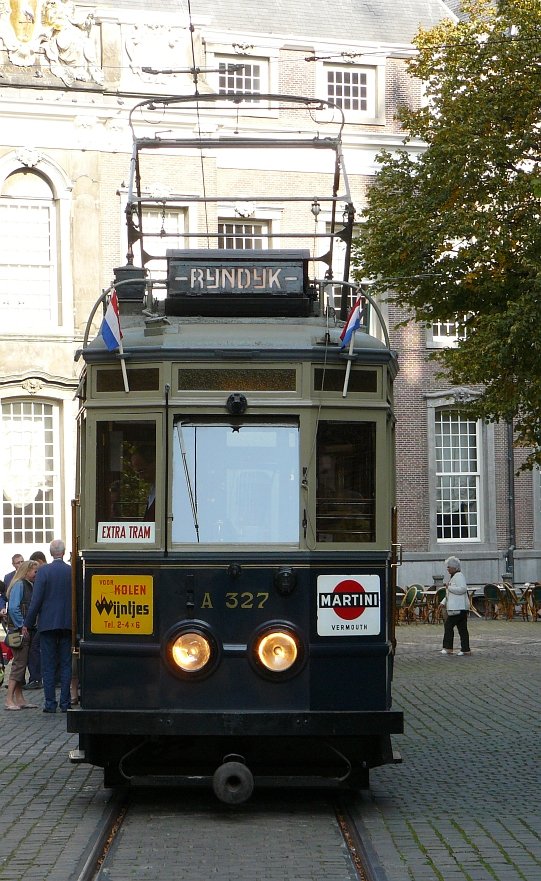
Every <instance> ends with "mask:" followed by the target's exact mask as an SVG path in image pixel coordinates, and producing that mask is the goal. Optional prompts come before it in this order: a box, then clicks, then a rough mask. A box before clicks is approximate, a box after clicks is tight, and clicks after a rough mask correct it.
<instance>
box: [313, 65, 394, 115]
mask: <svg viewBox="0 0 541 881" xmlns="http://www.w3.org/2000/svg"><path fill="white" fill-rule="evenodd" d="M335 59H336V60H332V61H330V60H329V61H322V62H318V63H317V67H316V95H320V96H322V97H324V98H326V99H327V100H329V101H333V103H338V102H336V101H335V100H334V98H333V97H332V96H331V95H329V83H328V74H329V71H336V72H339V73H347V72H348V71H349V72H350V73H359V74H365V75H366V77H367V107H366V109H365V110H362V109H350V108H348V107H343V108H342V109H343V111H344V117H345V120H346V123H350V124H355V123H357V124H364V125H385V124H386V116H385V73H386V69H385V58H384V56H378V55H372V54H370V55H366V56H365V60H363V56H362V55H359V57H358V58H357V59H356V60H355V61H352V62H348V61H345V60H344V61H340V60H338V56H336V55H335ZM335 115H336V113H333V112H332V111H330V110H321V111H318V112H317V119H319V120H322V121H324V120H326V119H329V118H331V117H333V116H335Z"/></svg>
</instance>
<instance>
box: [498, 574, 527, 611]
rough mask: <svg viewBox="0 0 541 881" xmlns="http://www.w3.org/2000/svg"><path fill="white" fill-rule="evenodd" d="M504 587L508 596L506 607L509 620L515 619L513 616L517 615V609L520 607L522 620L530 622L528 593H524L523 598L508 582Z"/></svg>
mask: <svg viewBox="0 0 541 881" xmlns="http://www.w3.org/2000/svg"><path fill="white" fill-rule="evenodd" d="M503 587H504V590H505V596H506V603H505V605H506V611H507V617H508V618H509V619H511V618H512V617H513V615H514V614H515V609H516V607H517V606H519V608H520V611H521V613H522V620H523V621H527V620H528V607H529V604H528V595H527V594H526V593H523V594H522V596H519V595H518V594H517V592H516V590H515V588H514V587H512V586H511V585H510V584H507V582H506V581H504V583H503Z"/></svg>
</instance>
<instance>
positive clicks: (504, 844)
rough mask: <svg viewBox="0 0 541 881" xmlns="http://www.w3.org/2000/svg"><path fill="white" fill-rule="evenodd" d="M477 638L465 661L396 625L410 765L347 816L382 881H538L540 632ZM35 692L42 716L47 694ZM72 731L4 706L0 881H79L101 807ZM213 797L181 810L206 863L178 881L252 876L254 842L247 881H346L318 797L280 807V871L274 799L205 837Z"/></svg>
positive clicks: (436, 634) (424, 630) (0, 724)
mask: <svg viewBox="0 0 541 881" xmlns="http://www.w3.org/2000/svg"><path fill="white" fill-rule="evenodd" d="M469 628H470V634H471V642H472V650H473V654H472V656H471V657H464V658H459V657H457V656H451V657H446V656H443V655H441V654H440V649H441V640H442V635H443V628H442V627H441V626H438V625H415V624H411V625H401V626H400V627H399V628H397V638H398V656H397V670H396V676H395V683H394V693H395V705H396V706H397V707H399V708H401V709H403V710H404V714H405V728H406V732H405V734H404V736H401V737H396V738H395V739H394V743H395V747H396V748H398V749H399V750H400V752H401V753H402V756H403V759H404V763H403V764H402V765H397V766H394V767H386V768H381V769H376V770H375V771H373V772H372V775H371V789H370V790H369V791H368V792H366V793H363V794H362V795H361V796H360V797H359V798H358V799H357V800H356V806H355V808H354V813H355V815H356V818H357V819H358V822H359V823H360V826H361V830H362V831H363V832H364V834H365V836H366V846H367V849H368V850H369V851H370V852H372V853H373V854H374V856H375V858H376V860H377V862H378V864H379V869H380V872H379V878H380V879H381V881H435V879H438V881H485V879H486V881H539V879H541V808H540V804H539V791H540V790H539V782H540V768H541V750H540V738H539V729H540V726H539V720H540V715H541V714H540V711H541V624H540V623H537V624H534V623H525V622H522V621H517V620H514V621H510V622H507V621H503V622H500V621H484V620H479V619H476V618H474V619H472V620H470V623H469ZM27 694H28V695H29V699H31V700H32V701H33V702H35V703H40V704H41V698H42V693H41V692H39V691H38V692H28V693H27ZM30 696H31V698H30ZM2 703H3V701H2ZM65 727H66V718H65V716H64V715H62V714H60V713H59V714H57V715H47V714H43V713H42V712H41V709H36V710H25V711H21V712H19V713H7V712H4V711H3V710H2V704H1V703H0V775H1V776H0V780H1V785H2V812H1V816H0V822H1V826H0V829H1V835H2V837H1V842H2V846H1V848H0V881H23V879H24V881H29V879H32V881H49V879H51V881H53V879H54V881H72V879H74V878H76V877H77V874H78V871H79V869H80V867H81V865H82V863H83V861H84V859H85V856H86V855H87V853H88V842H89V840H90V838H91V836H92V833H93V831H94V830H95V828H96V826H97V825H98V823H99V821H100V819H101V817H102V816H103V814H104V812H106V811H107V810H108V804H109V800H110V792H109V790H104V789H103V788H102V784H101V781H102V775H101V772H100V771H98V770H93V769H90V768H88V767H87V766H85V765H79V766H74V765H70V763H69V762H68V760H67V754H68V750H69V749H70V748H72V747H74V746H76V739H75V737H74V736H73V735H68V734H67V733H66V730H65ZM212 798H213V797H212V796H209V798H208V799H204V798H203V799H202V796H201V794H198V796H197V799H195V800H194V801H193V802H190V804H188V803H187V801H186V799H183V802H184V803H183V806H182V808H181V810H178V806H177V810H178V813H177V814H176V816H177V818H178V820H177V821H179V823H180V825H179V834H181V835H183V836H185V841H186V848H187V849H186V855H187V857H188V850H189V848H190V847H191V845H193V844H194V842H195V841H199V842H202V841H207V842H210V843H209V847H210V844H211V846H212V853H209V854H208V856H209V862H208V863H207V864H206V863H205V857H204V854H202V856H201V859H202V862H200V865H199V867H198V868H197V869H196V870H195V871H194V872H193V873H191V874H190V875H189V876H185V877H190V879H191V881H208V878H209V877H214V878H217V879H219V881H226V879H230V878H231V879H233V881H235V859H237V866H240V865H241V864H242V867H243V868H242V871H243V873H244V874H242V878H248V879H249V878H250V860H249V859H248V857H249V856H250V847H251V846H253V845H254V844H255V842H259V844H258V847H257V848H253V849H252V851H251V856H250V859H251V861H252V862H251V865H252V876H251V877H252V881H258V879H259V878H265V879H266V878H267V877H268V878H269V879H274V878H276V879H278V878H279V879H280V881H297V879H300V878H313V877H317V871H316V868H317V865H321V881H327V878H328V877H329V875H330V876H331V877H333V878H339V874H340V865H342V867H343V871H344V877H343V879H340V881H350V878H351V874H350V869H349V868H348V867H347V863H346V862H345V861H344V859H343V855H339V854H338V852H337V850H336V848H337V847H340V844H339V842H338V841H337V839H336V832H335V831H333V830H331V829H328V830H327V829H326V828H325V830H324V829H323V826H324V816H323V810H322V808H321V807H320V805H319V803H318V800H317V799H314V798H313V797H312V796H308V797H307V800H306V805H305V807H304V809H300V807H301V803H300V800H299V799H298V797H297V796H293V795H292V796H289V795H288V794H285V793H284V794H283V795H282V797H281V800H280V801H279V802H276V801H275V802H274V808H273V814H274V815H275V816H274V821H275V822H277V823H278V824H280V822H282V820H283V831H282V832H281V833H280V836H279V841H278V842H277V847H279V849H280V853H281V854H282V855H283V856H284V859H283V861H282V862H280V860H276V861H274V860H273V861H272V864H271V862H270V856H269V853H270V851H269V849H268V843H266V842H267V837H266V836H265V815H266V812H267V811H268V809H269V805H268V803H267V802H266V800H265V799H263V798H261V797H259V796H256V797H255V798H254V802H250V803H249V804H248V805H246V806H244V807H243V810H242V812H239V813H238V815H237V817H236V819H235V816H234V815H232V816H229V815H227V814H224V817H223V820H222V822H220V823H218V824H217V825H213V827H212V829H210V828H209V829H207V828H206V827H207V825H208V824H209V823H210V822H211V820H212V818H213V817H214V816H215V815H217V814H218V813H219V812H218V811H216V809H215V807H213V806H212V804H211V799H212ZM251 806H252V807H251ZM169 813H170V812H169ZM167 816H168V810H167V803H166V800H163V802H162V804H161V807H160V808H159V809H156V811H155V821H156V822H155V827H152V828H151V827H150V826H149V828H148V830H147V831H148V833H150V835H149V836H148V837H147V840H148V839H149V838H151V839H152V840H153V841H154V842H156V838H157V836H159V834H160V832H159V830H160V829H162V830H164V829H165V827H164V825H163V824H164V820H165V818H166V817H167ZM239 825H242V827H243V840H245V841H246V854H245V855H244V857H243V859H242V860H240V855H239V854H238V853H235V852H234V851H233V852H232V835H233V831H234V828H236V827H238V826H239ZM205 829H206V833H205V834H203V832H205ZM197 830H199V832H197ZM201 830H202V831H201ZM289 837H291V841H294V840H302V841H304V842H305V846H306V849H307V850H306V852H307V856H306V858H305V860H304V862H303V861H302V858H301V859H300V861H299V862H297V863H295V865H291V862H290V864H289V865H288V860H287V853H288V851H289V850H290V848H289V846H288V840H289ZM143 838H144V832H143V834H142V835H141V841H142V840H143ZM190 841H191V845H190ZM325 842H327V846H326V845H325ZM199 849H200V850H201V851H203V848H202V847H200V848H199ZM271 850H272V849H271ZM140 853H141V857H140V858H135V859H132V863H131V868H132V873H131V875H130V877H132V878H133V879H137V878H145V877H147V876H146V875H145V874H144V871H146V869H145V865H146V866H147V868H148V862H149V861H148V860H147V861H146V863H145V862H143V864H141V861H142V860H143V855H144V853H145V849H144V848H143V847H141V849H140ZM273 853H274V851H273ZM132 856H134V854H132ZM177 859H178V858H177ZM325 860H327V863H326V861H325ZM160 866H161V868H160V869H158V871H157V872H155V874H154V877H155V878H156V879H158V881H159V879H161V878H167V879H169V878H172V877H176V878H180V877H181V875H180V873H179V871H178V869H179V867H178V862H177V864H176V867H175V866H173V865H168V864H167V861H162V863H161V864H160ZM209 866H212V867H213V868H212V872H209V873H207V868H208V867H209ZM220 867H221V869H220ZM331 867H332V871H331ZM175 868H176V871H175ZM194 869H195V866H194ZM303 870H304V871H305V874H303ZM314 872H316V874H314ZM148 877H150V876H148ZM237 877H240V876H239V875H238V872H237Z"/></svg>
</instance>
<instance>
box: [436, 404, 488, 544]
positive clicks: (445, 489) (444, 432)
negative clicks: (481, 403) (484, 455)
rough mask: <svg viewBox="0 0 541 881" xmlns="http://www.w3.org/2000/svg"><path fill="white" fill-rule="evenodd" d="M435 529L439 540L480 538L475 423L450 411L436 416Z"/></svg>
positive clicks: (441, 411)
mask: <svg viewBox="0 0 541 881" xmlns="http://www.w3.org/2000/svg"><path fill="white" fill-rule="evenodd" d="M435 420H436V423H435V429H436V432H435V437H436V528H437V537H438V538H439V539H449V540H452V539H464V538H469V539H476V538H478V537H479V522H478V514H479V468H478V453H477V423H476V422H475V421H474V420H472V419H463V418H462V417H461V415H460V413H458V412H456V411H453V410H440V411H439V412H437V413H436V416H435Z"/></svg>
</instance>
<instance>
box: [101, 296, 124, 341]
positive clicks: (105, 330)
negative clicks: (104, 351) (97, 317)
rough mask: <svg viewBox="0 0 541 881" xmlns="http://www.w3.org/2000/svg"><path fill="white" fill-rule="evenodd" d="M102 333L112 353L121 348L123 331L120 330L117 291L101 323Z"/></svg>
mask: <svg viewBox="0 0 541 881" xmlns="http://www.w3.org/2000/svg"><path fill="white" fill-rule="evenodd" d="M100 333H101V335H102V337H103V342H104V343H105V345H106V346H107V348H108V349H109V351H110V352H113V351H114V350H115V349H118V348H119V347H120V341H121V340H122V331H121V330H120V313H119V311H118V297H117V295H116V291H113V293H112V294H111V298H110V300H109V305H108V306H107V312H106V313H105V317H104V319H103V321H102V323H101V328H100Z"/></svg>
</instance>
